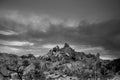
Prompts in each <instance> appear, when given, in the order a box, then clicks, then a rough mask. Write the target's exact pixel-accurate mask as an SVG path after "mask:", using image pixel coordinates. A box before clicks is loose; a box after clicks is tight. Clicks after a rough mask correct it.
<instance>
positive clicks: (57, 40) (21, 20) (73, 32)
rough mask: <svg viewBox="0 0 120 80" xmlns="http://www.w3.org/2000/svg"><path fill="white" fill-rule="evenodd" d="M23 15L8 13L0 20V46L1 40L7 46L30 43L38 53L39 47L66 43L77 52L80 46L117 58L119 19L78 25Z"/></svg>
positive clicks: (119, 48) (119, 36)
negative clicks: (103, 51)
mask: <svg viewBox="0 0 120 80" xmlns="http://www.w3.org/2000/svg"><path fill="white" fill-rule="evenodd" d="M15 14H16V13H15ZM4 15H6V14H4ZM24 16H25V14H24V15H23V14H18V13H17V14H16V15H15V16H13V14H9V15H8V16H4V17H3V16H2V17H1V18H0V40H1V41H2V43H0V44H2V45H3V44H5V43H3V42H5V41H7V42H8V43H10V44H11V42H13V41H17V42H23V43H21V44H24V43H25V42H27V43H33V44H34V45H32V46H33V47H32V48H31V49H32V51H33V50H34V51H35V50H36V51H38V52H39V49H42V48H43V47H42V46H45V45H48V44H53V45H55V44H64V43H65V42H67V43H70V44H71V45H74V46H77V48H78V49H80V48H79V47H80V46H81V45H88V46H90V47H94V48H89V49H94V50H95V49H98V48H99V47H101V48H103V49H104V50H106V51H108V53H106V54H102V55H111V56H113V57H120V54H119V52H120V20H119V19H111V20H106V21H103V22H95V23H89V22H87V21H81V22H79V23H78V22H75V21H74V20H67V21H65V20H62V19H56V18H51V17H48V16H47V17H43V16H42V17H41V16H38V15H32V17H31V16H27V17H24ZM54 19H55V20H54ZM55 21H56V22H55ZM70 24H71V25H70ZM4 40H5V41H4ZM13 43H15V42H13ZM15 44H17V43H15ZM5 45H7V44H5ZM5 45H4V46H5ZM8 45H9V44H8ZM11 45H12V44H11ZM51 46H52V45H51ZM21 48H24V46H23V47H22V46H21ZM99 49H100V48H99ZM84 50H85V49H84ZM86 50H88V49H86ZM28 51H31V50H28ZM43 51H44V50H43ZM81 51H82V50H81Z"/></svg>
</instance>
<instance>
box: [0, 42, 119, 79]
mask: <svg viewBox="0 0 120 80" xmlns="http://www.w3.org/2000/svg"><path fill="white" fill-rule="evenodd" d="M119 63H120V59H116V60H113V61H109V60H108V61H106V60H102V59H100V54H99V53H97V54H96V55H94V54H85V53H84V52H76V51H75V50H74V49H72V48H71V47H70V45H68V44H67V43H65V45H64V47H63V48H59V46H56V47H54V48H53V49H51V50H49V52H48V53H47V54H45V55H44V56H39V57H35V56H34V55H33V54H28V55H22V56H17V55H15V54H7V53H0V80H10V79H12V80H81V79H82V80H88V79H98V78H100V79H101V80H103V79H104V80H106V79H107V78H112V77H114V75H116V74H117V75H120V69H119V67H120V65H119Z"/></svg>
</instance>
